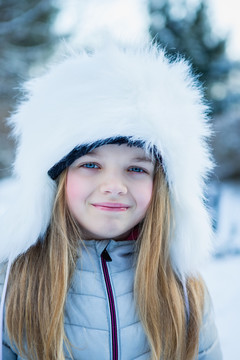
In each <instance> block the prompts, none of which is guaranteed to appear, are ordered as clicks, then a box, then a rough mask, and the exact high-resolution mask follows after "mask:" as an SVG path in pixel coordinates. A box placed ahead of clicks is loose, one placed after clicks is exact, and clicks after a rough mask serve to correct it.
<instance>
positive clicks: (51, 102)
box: [0, 46, 212, 274]
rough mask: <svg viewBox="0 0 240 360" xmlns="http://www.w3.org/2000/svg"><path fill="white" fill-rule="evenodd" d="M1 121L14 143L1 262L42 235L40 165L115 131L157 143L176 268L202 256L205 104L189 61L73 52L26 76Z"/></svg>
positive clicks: (206, 223)
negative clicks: (12, 110)
mask: <svg viewBox="0 0 240 360" xmlns="http://www.w3.org/2000/svg"><path fill="white" fill-rule="evenodd" d="M24 94H27V95H25V99H24V100H23V101H22V102H21V103H20V104H19V106H18V109H17V111H16V112H15V113H14V114H13V115H12V117H11V118H10V124H11V125H12V126H13V130H14V131H13V133H14V136H15V138H16V139H17V141H18V148H17V153H16V160H15V164H14V173H15V175H16V177H17V184H16V188H15V195H14V196H13V198H12V199H11V201H9V208H8V210H7V211H6V212H5V214H3V216H1V218H0V228H1V242H0V261H3V260H5V259H8V258H11V259H14V258H16V257H17V256H18V255H19V254H21V253H23V252H25V251H26V250H27V249H28V248H29V247H30V246H31V245H33V244H34V243H36V241H37V240H38V239H39V238H40V237H42V236H43V235H44V234H45V232H46V229H47V227H48V225H49V221H50V216H51V211H52V205H53V201H54V197H55V192H56V184H55V181H54V180H52V179H51V178H50V176H49V175H48V170H49V169H50V168H51V167H52V166H53V165H55V164H56V163H58V162H59V161H60V160H61V159H62V158H63V157H64V156H66V155H67V154H69V153H70V152H71V150H73V149H74V148H75V147H76V146H77V145H81V144H89V143H93V142H95V141H97V140H101V139H106V138H114V137H118V136H131V137H132V139H133V140H134V141H135V140H143V141H144V142H145V144H146V147H147V148H149V147H150V148H152V147H154V146H155V147H156V148H157V150H158V151H159V152H160V154H161V156H162V159H163V166H164V170H165V173H166V177H167V181H168V184H169V188H170V196H171V203H172V208H173V214H174V222H175V230H174V235H173V238H172V239H171V244H170V246H171V248H170V250H171V260H172V263H173V266H174V268H175V270H176V271H178V272H181V273H184V274H190V273H193V272H195V271H196V270H197V269H198V267H199V264H200V261H201V260H202V259H203V258H204V257H205V255H207V253H208V250H209V244H210V238H211V224H210V220H209V217H208V214H207V211H206V208H205V206H204V195H203V191H204V180H205V179H206V175H207V173H208V171H209V170H210V169H211V167H212V162H211V157H210V156H209V151H208V146H207V144H206V139H207V138H208V137H209V134H210V128H209V124H208V119H207V115H206V112H207V107H206V105H205V104H204V101H203V98H202V92H201V89H200V88H199V86H198V84H197V82H196V80H195V79H194V77H193V76H192V75H191V70H190V67H189V65H188V64H187V63H186V61H184V60H183V59H178V60H177V61H170V60H169V59H168V58H167V57H166V56H165V54H164V51H163V50H161V49H157V48H156V47H155V46H150V47H148V48H147V49H146V48H145V49H142V50H136V49H134V50H133V49H132V50H131V49H122V48H119V47H117V46H109V47H105V48H104V49H101V50H97V51H96V52H95V53H93V54H90V55H89V54H86V53H81V54H75V55H71V56H69V57H67V58H66V59H65V60H64V61H62V62H61V63H60V64H57V65H54V66H52V67H51V68H50V69H49V70H48V71H47V72H46V74H45V75H43V76H41V77H39V78H37V79H34V80H31V81H29V82H28V83H27V84H26V86H25V88H24Z"/></svg>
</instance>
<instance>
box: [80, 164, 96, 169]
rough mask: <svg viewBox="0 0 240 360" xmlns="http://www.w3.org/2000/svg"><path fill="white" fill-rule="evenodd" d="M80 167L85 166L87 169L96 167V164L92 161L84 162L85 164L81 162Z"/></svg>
mask: <svg viewBox="0 0 240 360" xmlns="http://www.w3.org/2000/svg"><path fill="white" fill-rule="evenodd" d="M82 167H84V168H87V169H98V165H97V164H94V163H86V164H83V165H82Z"/></svg>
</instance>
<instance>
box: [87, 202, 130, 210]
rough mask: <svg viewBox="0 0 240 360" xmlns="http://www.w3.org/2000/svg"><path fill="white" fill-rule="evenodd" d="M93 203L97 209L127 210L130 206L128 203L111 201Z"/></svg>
mask: <svg viewBox="0 0 240 360" xmlns="http://www.w3.org/2000/svg"><path fill="white" fill-rule="evenodd" d="M92 205H93V206H94V207H95V208H97V209H100V210H105V211H126V210H127V209H129V207H130V206H128V205H126V204H121V203H110V202H104V203H96V204H92Z"/></svg>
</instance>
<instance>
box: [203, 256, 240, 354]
mask: <svg viewBox="0 0 240 360" xmlns="http://www.w3.org/2000/svg"><path fill="white" fill-rule="evenodd" d="M202 275H203V277H204V279H205V281H206V283H207V285H208V288H209V291H210V294H211V296H212V300H213V305H214V309H215V317H216V325H217V328H218V332H219V337H220V342H221V346H222V352H223V359H224V360H240V330H239V327H240V281H239V275H240V256H239V255H236V256H233V255H232V256H226V257H221V258H217V259H212V260H211V261H210V262H209V263H208V264H207V265H206V266H205V267H204V270H202Z"/></svg>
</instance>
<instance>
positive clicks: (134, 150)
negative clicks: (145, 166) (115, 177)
mask: <svg viewBox="0 0 240 360" xmlns="http://www.w3.org/2000/svg"><path fill="white" fill-rule="evenodd" d="M88 155H89V156H104V157H105V156H106V157H114V156H117V157H118V156H121V157H126V158H138V159H142V160H146V161H152V158H151V155H149V154H147V153H146V151H145V150H144V149H142V148H140V147H136V146H129V145H127V144H121V145H118V144H108V145H103V146H99V147H97V148H96V149H94V150H92V151H90V152H89V153H88V154H87V155H85V156H88Z"/></svg>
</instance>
